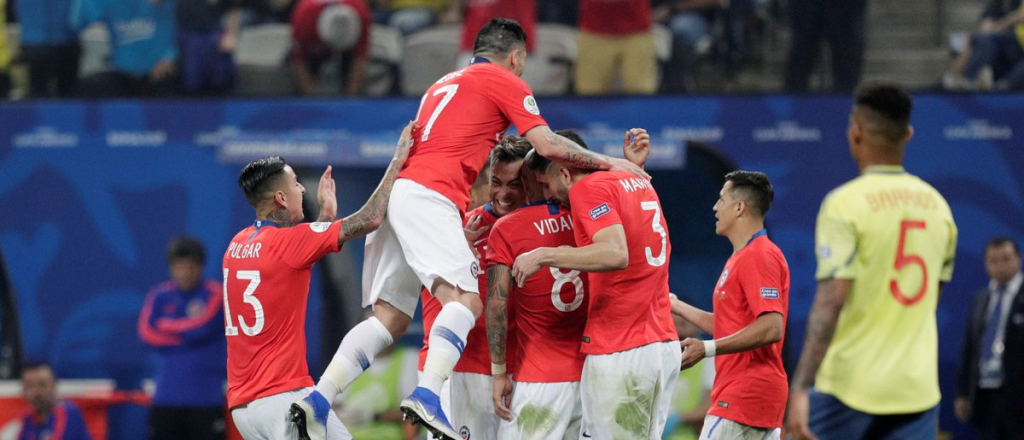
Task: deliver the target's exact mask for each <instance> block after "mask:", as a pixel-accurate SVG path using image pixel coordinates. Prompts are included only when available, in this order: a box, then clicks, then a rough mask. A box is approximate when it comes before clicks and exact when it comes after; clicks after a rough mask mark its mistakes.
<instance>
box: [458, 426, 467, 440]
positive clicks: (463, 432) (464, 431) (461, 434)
mask: <svg viewBox="0 0 1024 440" xmlns="http://www.w3.org/2000/svg"><path fill="white" fill-rule="evenodd" d="M459 437H462V440H469V427H468V426H466V425H462V427H461V428H459Z"/></svg>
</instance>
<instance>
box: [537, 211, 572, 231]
mask: <svg viewBox="0 0 1024 440" xmlns="http://www.w3.org/2000/svg"><path fill="white" fill-rule="evenodd" d="M533 227H535V228H537V232H539V233H540V235H544V234H557V233H559V232H562V231H571V230H572V218H570V217H569V216H567V215H563V216H562V217H560V218H546V219H543V220H541V221H538V222H533Z"/></svg>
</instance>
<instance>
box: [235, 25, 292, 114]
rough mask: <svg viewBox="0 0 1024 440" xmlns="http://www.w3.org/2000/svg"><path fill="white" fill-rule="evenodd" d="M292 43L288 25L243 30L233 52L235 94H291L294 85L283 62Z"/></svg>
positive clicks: (263, 26) (262, 26)
mask: <svg viewBox="0 0 1024 440" xmlns="http://www.w3.org/2000/svg"><path fill="white" fill-rule="evenodd" d="M291 41H292V30H291V26H290V25H287V24H264V25H259V26H252V27H247V28H243V29H242V31H241V32H240V33H239V36H238V50H236V51H235V64H236V65H237V66H238V67H237V68H238V70H237V72H238V76H237V79H236V81H235V94H237V95H241V96H281V95H291V94H293V92H294V90H295V86H294V82H293V80H292V77H291V73H290V72H289V70H288V66H287V64H286V63H285V58H286V57H287V56H288V49H289V48H290V47H291Z"/></svg>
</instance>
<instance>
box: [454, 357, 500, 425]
mask: <svg viewBox="0 0 1024 440" xmlns="http://www.w3.org/2000/svg"><path fill="white" fill-rule="evenodd" d="M448 382H451V401H450V402H449V405H450V406H451V410H452V411H451V412H450V413H448V420H449V421H450V422H452V428H455V432H456V433H457V434H459V436H460V437H462V439H463V440H476V439H479V440H487V439H493V438H495V437H496V436H497V435H498V422H500V421H501V419H500V418H499V417H498V415H497V414H495V413H494V401H493V400H492V399H491V390H492V389H493V388H494V379H493V378H491V376H490V375H487V374H476V373H462V372H458V371H454V372H452V376H451V378H450V379H449V380H448Z"/></svg>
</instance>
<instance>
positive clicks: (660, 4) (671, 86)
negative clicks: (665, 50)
mask: <svg viewBox="0 0 1024 440" xmlns="http://www.w3.org/2000/svg"><path fill="white" fill-rule="evenodd" d="M721 4H722V0H655V2H654V8H653V12H652V14H651V15H652V17H653V18H654V21H656V22H659V23H663V24H665V25H666V26H668V28H669V30H671V31H672V58H670V59H669V62H668V65H667V66H665V75H664V78H663V79H662V89H663V90H664V91H665V92H667V93H685V92H687V91H693V86H692V83H693V69H694V67H695V66H696V64H697V58H698V57H699V56H700V53H701V52H703V51H705V50H707V48H708V47H710V45H711V27H712V25H713V24H714V18H715V12H716V11H717V10H718V9H719V8H720V7H721Z"/></svg>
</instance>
